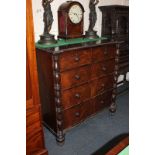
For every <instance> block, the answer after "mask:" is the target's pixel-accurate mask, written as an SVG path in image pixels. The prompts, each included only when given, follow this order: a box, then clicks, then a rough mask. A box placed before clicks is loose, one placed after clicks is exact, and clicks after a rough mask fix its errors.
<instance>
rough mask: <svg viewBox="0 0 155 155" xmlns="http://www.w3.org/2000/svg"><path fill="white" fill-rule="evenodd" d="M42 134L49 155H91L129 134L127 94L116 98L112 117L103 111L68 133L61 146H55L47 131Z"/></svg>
mask: <svg viewBox="0 0 155 155" xmlns="http://www.w3.org/2000/svg"><path fill="white" fill-rule="evenodd" d="M44 133H45V145H46V148H47V150H48V153H49V155H91V154H93V153H94V152H95V151H96V150H98V149H99V148H101V147H102V146H103V145H104V144H106V143H107V142H109V141H110V140H111V139H113V138H115V137H117V136H119V135H121V134H125V133H129V93H128V91H126V92H124V93H122V94H120V95H119V96H118V97H117V112H116V113H115V115H114V116H111V115H110V114H109V111H108V109H105V110H103V111H102V112H100V113H98V114H97V115H96V116H94V117H92V118H89V119H87V120H86V121H85V122H83V123H82V124H80V125H78V126H77V127H75V128H72V129H71V130H70V131H68V132H67V133H66V136H65V144H64V145H63V146H58V145H57V144H56V141H55V137H54V136H53V135H52V133H50V132H49V131H48V129H46V128H44Z"/></svg>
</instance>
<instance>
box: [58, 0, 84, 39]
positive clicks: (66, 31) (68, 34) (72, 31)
mask: <svg viewBox="0 0 155 155" xmlns="http://www.w3.org/2000/svg"><path fill="white" fill-rule="evenodd" d="M73 5H79V6H80V7H81V9H82V11H83V15H82V20H81V21H80V22H79V23H77V24H75V23H72V22H71V20H70V19H69V15H68V13H69V9H70V8H71V7H72V6H73ZM83 16H84V8H83V6H82V5H81V4H80V3H79V2H76V1H67V2H65V3H63V4H62V5H60V7H59V8H58V31H59V32H58V33H59V34H58V38H63V39H71V38H81V37H84V36H83V23H84V17H83Z"/></svg>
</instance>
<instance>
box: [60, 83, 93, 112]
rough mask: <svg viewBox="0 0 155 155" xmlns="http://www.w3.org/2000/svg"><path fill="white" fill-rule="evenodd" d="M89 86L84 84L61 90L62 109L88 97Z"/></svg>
mask: <svg viewBox="0 0 155 155" xmlns="http://www.w3.org/2000/svg"><path fill="white" fill-rule="evenodd" d="M90 92H91V88H90V86H89V84H84V85H81V86H78V87H74V88H72V89H69V90H65V91H63V92H62V105H63V108H64V109H67V108H70V107H72V106H74V105H76V104H78V103H80V102H82V101H85V100H87V99H89V98H90Z"/></svg>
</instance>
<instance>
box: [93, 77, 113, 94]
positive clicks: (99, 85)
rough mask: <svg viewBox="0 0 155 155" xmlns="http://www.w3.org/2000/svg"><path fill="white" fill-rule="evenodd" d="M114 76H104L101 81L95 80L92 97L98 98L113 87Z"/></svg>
mask: <svg viewBox="0 0 155 155" xmlns="http://www.w3.org/2000/svg"><path fill="white" fill-rule="evenodd" d="M113 83H114V76H113V75H109V76H104V77H101V78H99V79H96V80H93V81H92V83H91V96H96V95H98V94H100V93H102V92H104V91H105V90H107V89H110V88H112V87H113Z"/></svg>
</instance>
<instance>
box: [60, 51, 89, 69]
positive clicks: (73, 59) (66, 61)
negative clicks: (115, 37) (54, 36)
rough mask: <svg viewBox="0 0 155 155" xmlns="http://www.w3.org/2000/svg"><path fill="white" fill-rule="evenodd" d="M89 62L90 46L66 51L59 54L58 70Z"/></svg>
mask: <svg viewBox="0 0 155 155" xmlns="http://www.w3.org/2000/svg"><path fill="white" fill-rule="evenodd" d="M90 63H91V48H89V49H88V48H87V49H82V50H74V51H67V52H64V53H62V54H61V55H60V71H64V70H67V69H72V68H75V67H79V66H82V65H86V64H90Z"/></svg>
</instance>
